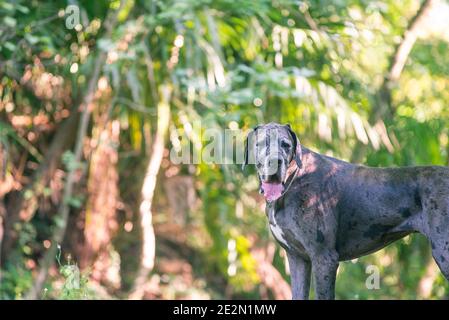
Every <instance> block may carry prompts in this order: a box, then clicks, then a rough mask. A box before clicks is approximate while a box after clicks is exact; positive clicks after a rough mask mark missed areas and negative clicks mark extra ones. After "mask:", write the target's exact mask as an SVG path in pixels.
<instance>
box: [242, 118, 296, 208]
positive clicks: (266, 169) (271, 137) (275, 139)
mask: <svg viewBox="0 0 449 320" xmlns="http://www.w3.org/2000/svg"><path fill="white" fill-rule="evenodd" d="M300 153H301V147H300V145H299V141H298V138H297V137H296V134H295V133H294V132H293V131H292V129H291V128H290V125H280V124H278V123H269V124H265V125H260V126H257V127H256V128H254V129H253V131H251V132H250V133H249V134H248V137H247V139H246V146H245V163H244V165H246V164H249V163H251V164H255V165H256V169H257V173H258V175H259V179H260V183H261V192H262V193H263V195H264V197H265V199H267V200H268V201H274V200H277V199H278V198H279V197H280V196H281V195H282V192H283V191H284V182H285V180H286V178H287V177H286V176H287V169H288V167H289V165H290V163H291V162H292V161H296V163H297V165H298V167H301V157H300Z"/></svg>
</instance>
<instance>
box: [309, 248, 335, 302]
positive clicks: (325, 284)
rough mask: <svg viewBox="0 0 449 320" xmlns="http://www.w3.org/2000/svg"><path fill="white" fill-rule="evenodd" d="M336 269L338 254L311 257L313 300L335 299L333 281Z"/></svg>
mask: <svg viewBox="0 0 449 320" xmlns="http://www.w3.org/2000/svg"><path fill="white" fill-rule="evenodd" d="M337 269H338V254H337V253H334V252H328V253H322V254H320V255H317V256H315V257H313V259H312V270H313V276H314V280H315V299H317V300H333V299H335V279H336V277H337Z"/></svg>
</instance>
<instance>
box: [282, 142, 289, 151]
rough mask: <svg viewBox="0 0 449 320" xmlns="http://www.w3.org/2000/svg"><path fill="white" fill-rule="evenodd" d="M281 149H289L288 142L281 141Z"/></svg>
mask: <svg viewBox="0 0 449 320" xmlns="http://www.w3.org/2000/svg"><path fill="white" fill-rule="evenodd" d="M281 148H285V149H288V148H290V144H289V143H288V142H285V141H281Z"/></svg>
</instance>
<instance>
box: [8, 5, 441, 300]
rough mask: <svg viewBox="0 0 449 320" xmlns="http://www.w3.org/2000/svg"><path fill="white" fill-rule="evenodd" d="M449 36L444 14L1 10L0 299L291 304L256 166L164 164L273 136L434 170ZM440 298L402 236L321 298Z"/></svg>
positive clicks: (431, 267)
mask: <svg viewBox="0 0 449 320" xmlns="http://www.w3.org/2000/svg"><path fill="white" fill-rule="evenodd" d="M68 6H71V7H68ZM448 41H449V5H448V3H447V2H446V1H443V0H441V1H437V0H426V1H418V0H404V1H396V0H394V1H393V0H391V1H390V0H383V1H381V0H379V1H366V0H349V1H344V0H334V1H296V0H257V1H256V0H238V1H232V0H146V1H143V0H122V1H118V0H114V1H87V0H86V1H76V0H73V1H60V0H58V1H37V0H30V1H25V0H23V1H22V0H17V1H8V0H6V1H5V0H1V1H0V244H1V252H0V255H1V261H0V264H1V273H0V298H1V299H24V298H33V299H89V298H98V299H104V298H111V299H195V298H204V299H209V298H211V299H215V298H255V299H267V298H275V299H288V298H290V289H289V276H288V272H289V271H288V269H287V268H286V257H285V252H284V251H283V250H282V249H281V248H280V247H279V246H278V245H277V244H276V243H275V241H274V239H273V238H272V236H271V235H270V233H269V231H268V228H267V221H266V217H265V214H264V201H263V198H261V196H260V195H259V194H258V190H257V189H258V182H257V178H256V176H255V175H254V171H253V170H252V169H248V170H247V171H246V172H242V171H241V169H240V167H239V166H237V165H207V164H204V163H200V164H197V165H194V164H191V165H189V164H181V165H178V164H175V163H172V162H171V161H170V157H169V150H171V149H174V150H178V149H179V148H182V147H183V146H186V145H187V144H189V145H190V146H191V148H192V150H196V151H197V152H199V151H201V150H202V148H203V147H204V145H203V144H202V142H203V141H202V137H201V135H202V130H204V129H206V128H221V129H225V128H227V129H232V130H239V129H249V128H251V127H253V126H255V125H256V124H258V123H265V122H269V121H277V122H282V123H287V122H288V123H290V124H291V125H292V127H293V129H294V130H295V131H296V133H297V134H298V136H299V139H300V140H301V142H302V144H304V145H306V146H307V147H309V148H312V149H313V150H316V151H318V152H321V153H323V154H327V155H331V156H335V157H338V158H341V159H344V160H347V161H352V162H355V163H363V164H367V165H371V166H400V165H401V166H405V165H424V164H434V165H444V166H446V165H448V162H449V129H448V124H449V108H448V101H449V77H448V75H449V53H448V52H449V42H448ZM198 122H201V124H202V126H203V129H202V130H197V129H195V126H194V124H195V123H198ZM177 133H181V134H183V135H184V136H185V139H179V137H178V135H177ZM369 265H374V266H376V267H378V268H379V270H380V277H381V278H380V280H381V281H380V289H378V290H368V289H367V287H366V286H365V281H366V279H367V277H368V275H369V274H367V273H366V268H367V266H369ZM448 296H449V285H448V283H447V282H446V281H445V280H444V278H443V277H442V275H441V274H440V272H439V270H438V268H437V267H436V265H435V263H434V262H433V260H432V258H431V254H430V249H429V244H428V242H427V240H426V239H425V238H423V237H422V236H419V235H414V236H408V237H406V238H405V239H403V240H401V241H399V242H397V243H395V244H393V245H390V246H389V247H387V248H386V249H384V250H381V251H379V252H377V253H375V254H372V255H370V256H366V257H362V258H360V259H356V260H353V261H347V262H344V263H342V264H341V266H340V269H339V273H338V280H337V298H339V299H380V298H382V299H444V298H448Z"/></svg>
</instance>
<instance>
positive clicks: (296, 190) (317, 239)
mask: <svg viewBox="0 0 449 320" xmlns="http://www.w3.org/2000/svg"><path fill="white" fill-rule="evenodd" d="M251 155H252V156H251ZM251 157H252V159H253V161H250V159H251ZM248 162H250V163H253V164H255V165H256V168H257V173H258V175H259V179H260V192H261V193H263V195H264V197H265V198H266V201H267V205H266V214H267V217H268V220H269V224H270V229H271V231H272V233H273V236H274V237H275V239H276V240H277V241H278V242H279V243H280V245H281V246H282V247H283V248H284V249H285V250H286V252H287V255H288V261H289V266H290V274H291V283H292V294H293V299H308V297H309V288H310V277H311V271H313V276H314V282H315V297H316V298H317V299H334V295H335V293H334V291H335V278H336V273H337V268H338V264H339V261H344V260H349V259H354V258H357V257H360V256H363V255H366V254H369V253H372V252H374V251H377V250H380V249H381V248H383V247H385V246H386V245H388V244H390V243H392V242H393V241H396V240H398V239H401V238H403V237H404V236H406V235H408V234H410V233H412V232H420V233H422V234H423V235H425V236H426V237H427V238H428V239H429V241H430V243H431V246H432V254H433V257H434V259H435V261H436V263H437V264H438V266H439V268H440V270H441V272H442V273H443V274H444V276H445V277H446V279H448V280H449V168H446V167H438V166H420V167H400V168H372V167H366V166H362V165H355V164H351V163H347V162H344V161H341V160H338V159H334V158H331V157H328V156H324V155H321V154H319V153H316V152H313V151H311V150H309V149H307V148H305V147H304V146H302V145H300V143H299V141H298V138H297V136H296V134H295V133H294V132H293V131H292V129H291V128H290V126H289V125H280V124H277V123H269V124H266V125H261V126H258V127H256V128H255V129H254V130H253V131H252V132H251V133H250V134H249V135H248V138H247V143H246V151H245V164H248Z"/></svg>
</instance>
